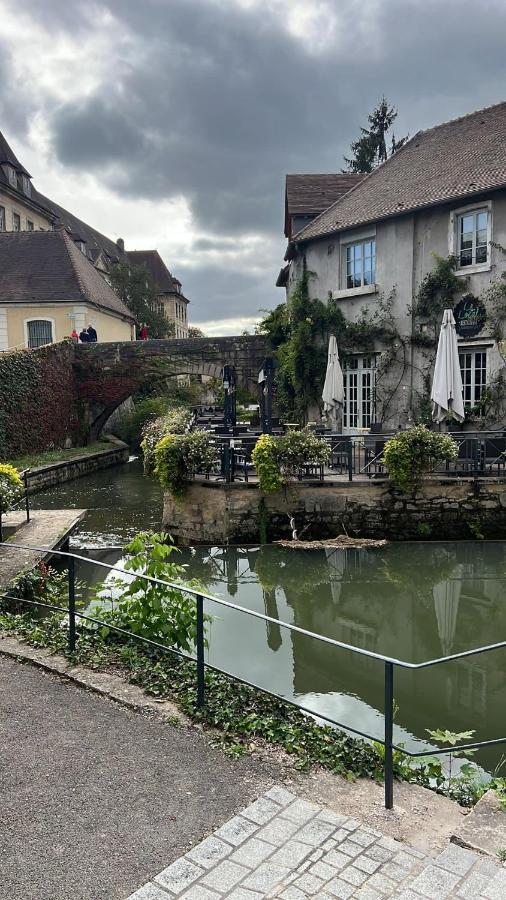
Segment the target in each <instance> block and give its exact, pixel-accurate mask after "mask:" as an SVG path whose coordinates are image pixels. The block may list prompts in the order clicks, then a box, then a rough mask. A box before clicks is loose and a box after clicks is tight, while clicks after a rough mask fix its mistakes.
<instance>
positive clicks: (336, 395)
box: [322, 334, 344, 422]
mask: <svg viewBox="0 0 506 900" xmlns="http://www.w3.org/2000/svg"><path fill="white" fill-rule="evenodd" d="M322 400H323V410H324V412H325V413H326V414H327V415H328V416H329V418H330V419H332V420H333V421H334V422H335V421H336V419H337V410H338V408H339V407H340V406H342V404H343V401H344V382H343V371H342V369H341V364H340V362H339V351H338V349H337V341H336V339H335V336H334V335H333V334H331V335H330V338H329V350H328V356H327V374H326V375H325V384H324V385H323V393H322Z"/></svg>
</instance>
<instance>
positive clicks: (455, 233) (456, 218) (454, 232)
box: [448, 200, 492, 275]
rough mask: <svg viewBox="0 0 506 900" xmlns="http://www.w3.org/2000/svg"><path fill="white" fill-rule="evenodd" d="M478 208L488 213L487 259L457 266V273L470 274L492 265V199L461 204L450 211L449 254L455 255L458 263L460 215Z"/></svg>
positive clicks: (484, 269)
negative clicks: (465, 204)
mask: <svg viewBox="0 0 506 900" xmlns="http://www.w3.org/2000/svg"><path fill="white" fill-rule="evenodd" d="M479 210H483V211H486V212H487V213H488V221H487V259H486V262H483V263H473V264H472V265H470V266H460V264H459V265H458V266H457V269H456V270H455V271H456V273H457V275H472V274H473V272H487V271H489V270H490V269H491V267H492V247H491V244H490V242H491V240H492V201H491V200H485V201H482V202H481V203H469V204H468V205H467V206H461V207H459V209H454V210H453V211H452V212H451V213H450V226H449V241H448V243H449V248H450V255H451V256H456V257H457V259H458V260H459V263H460V246H459V232H460V227H459V226H460V219H461V217H462V216H465V215H468V214H469V213H476V212H478V211H479Z"/></svg>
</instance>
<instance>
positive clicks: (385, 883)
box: [129, 786, 506, 900]
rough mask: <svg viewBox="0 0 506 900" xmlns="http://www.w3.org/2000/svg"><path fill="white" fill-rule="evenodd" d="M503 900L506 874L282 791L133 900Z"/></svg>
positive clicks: (458, 850) (466, 853) (487, 862)
mask: <svg viewBox="0 0 506 900" xmlns="http://www.w3.org/2000/svg"><path fill="white" fill-rule="evenodd" d="M225 897H226V898H228V900H261V898H267V897H269V898H271V897H272V898H274V897H277V898H280V900H306V898H318V900H334V898H336V897H338V898H345V900H347V898H352V897H353V898H360V900H381V898H385V897H392V898H394V897H395V898H397V900H423V898H425V900H427V898H430V900H444V898H459V900H478V898H480V900H504V898H505V897H506V870H505V869H504V868H501V867H500V866H499V865H498V863H496V862H495V861H493V860H491V859H490V858H488V859H485V858H484V857H481V856H478V855H477V854H476V853H473V852H471V851H470V850H464V849H463V848H462V847H458V846H456V845H455V844H450V846H449V847H448V849H446V850H445V851H444V852H443V853H440V854H439V855H437V856H436V857H435V858H432V857H429V856H427V855H425V854H423V853H422V852H421V851H419V850H415V849H414V848H413V847H411V846H409V845H408V844H405V843H401V842H400V841H395V840H393V839H392V838H390V837H385V836H383V835H381V833H380V832H379V831H375V830H374V829H371V828H367V827H364V826H362V825H361V824H360V822H358V821H356V820H355V819H350V818H346V817H345V816H339V815H337V814H336V813H335V812H333V811H330V810H327V809H324V808H322V807H321V806H316V805H315V804H313V803H310V802H308V801H307V800H302V799H300V798H297V797H296V796H295V795H294V794H293V793H291V792H289V791H287V790H286V789H285V788H283V787H278V786H276V787H274V788H272V789H270V790H268V791H267V792H266V793H264V794H263V796H261V797H260V798H259V799H258V800H256V801H255V802H254V803H252V804H250V805H249V806H248V807H246V809H244V810H243V811H242V812H241V813H240V815H238V816H235V817H234V818H232V819H230V820H229V821H228V822H227V823H226V824H225V825H222V826H221V828H219V829H218V830H217V831H215V833H214V834H213V835H212V836H210V837H208V838H206V839H205V840H204V841H202V842H201V843H200V844H198V845H197V846H196V847H193V849H192V850H190V851H189V852H188V853H186V855H185V856H183V857H182V858H181V859H179V860H177V861H176V862H174V863H172V865H170V866H168V867H167V868H166V869H164V870H163V871H161V872H160V873H159V875H157V876H156V877H155V878H154V879H153V880H152V881H151V882H149V883H148V884H146V885H144V886H143V887H141V888H140V889H139V890H138V891H136V892H135V893H134V894H132V895H131V897H130V898H129V900H169V898H172V900H175V898H181V900H183V898H184V900H220V898H225Z"/></svg>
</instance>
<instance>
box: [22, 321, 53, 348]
mask: <svg viewBox="0 0 506 900" xmlns="http://www.w3.org/2000/svg"><path fill="white" fill-rule="evenodd" d="M30 322H50V324H51V343H52V344H54V343H55V341H56V320H55V319H51V318H50V316H32V317H31V319H25V320H24V322H23V330H24V334H25V346H26V347H28V340H29V332H28V325H29V323H30ZM41 346H47V344H42V345H41Z"/></svg>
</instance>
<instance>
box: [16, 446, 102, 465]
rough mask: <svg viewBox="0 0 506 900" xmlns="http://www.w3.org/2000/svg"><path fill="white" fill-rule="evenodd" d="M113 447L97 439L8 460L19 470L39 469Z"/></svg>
mask: <svg viewBox="0 0 506 900" xmlns="http://www.w3.org/2000/svg"><path fill="white" fill-rule="evenodd" d="M113 447H114V445H113V444H111V442H110V441H96V442H95V443H94V444H87V445H86V447H71V448H70V449H68V450H40V451H39V452H38V453H29V454H28V455H26V456H19V457H17V459H9V460H8V461H9V463H10V465H11V466H14V467H15V468H16V469H19V470H23V469H37V468H38V467H39V466H49V465H51V463H57V462H67V460H69V459H75V458H76V457H77V456H89V455H90V454H91V453H98V452H99V451H100V450H112V449H113Z"/></svg>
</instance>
